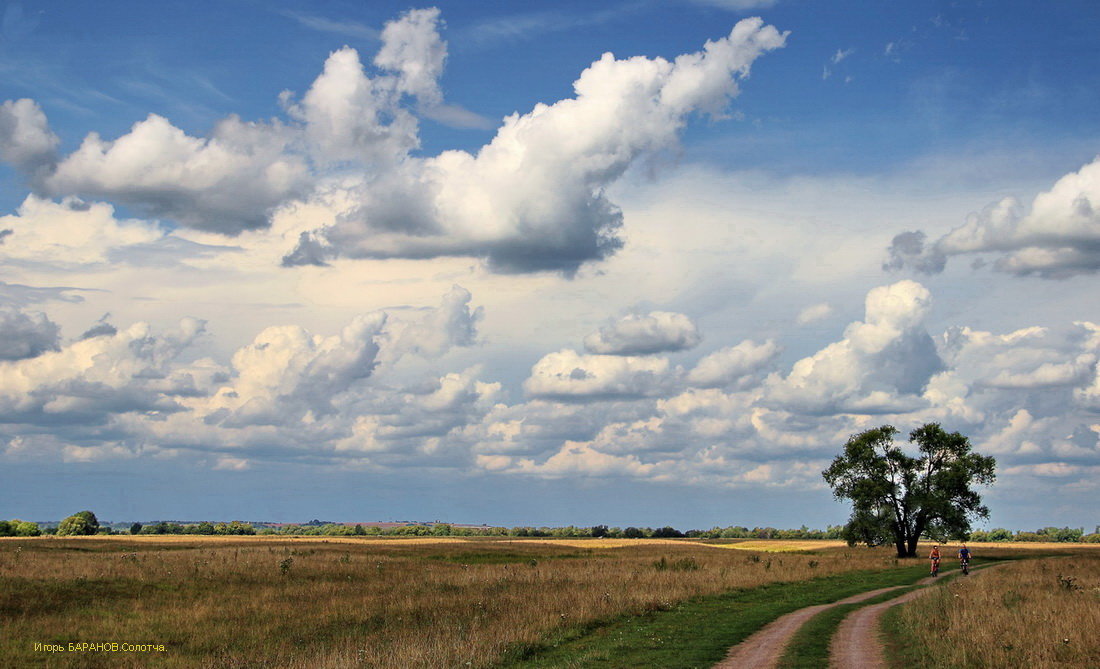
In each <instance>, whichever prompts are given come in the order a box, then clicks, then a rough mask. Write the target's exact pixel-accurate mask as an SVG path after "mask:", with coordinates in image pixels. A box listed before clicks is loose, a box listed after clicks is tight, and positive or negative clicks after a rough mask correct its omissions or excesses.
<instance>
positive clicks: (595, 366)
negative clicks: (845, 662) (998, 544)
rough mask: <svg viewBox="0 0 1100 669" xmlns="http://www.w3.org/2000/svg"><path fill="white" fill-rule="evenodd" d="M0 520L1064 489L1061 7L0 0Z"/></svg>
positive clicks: (1085, 155)
mask: <svg viewBox="0 0 1100 669" xmlns="http://www.w3.org/2000/svg"><path fill="white" fill-rule="evenodd" d="M0 7H2V15H0V100H3V102H2V103H0V162H2V166H0V481H2V485H0V517H5V518H8V517H19V518H25V519H31V520H53V519H58V518H61V517H64V516H66V515H69V514H71V513H73V512H75V511H77V510H80V509H85V508H86V509H92V510H93V511H95V512H96V513H97V515H98V516H99V517H100V518H102V519H106V520H116V521H123V520H152V519H185V520H202V519H217V520H229V519H244V520H270V521H284V522H292V521H299V522H300V521H305V520H308V519H312V518H322V519H326V520H334V521H348V522H351V521H374V520H440V521H446V522H454V523H488V524H501V525H509V526H512V525H568V524H573V525H582V526H583V525H594V524H608V525H618V526H627V525H646V526H652V527H658V526H664V525H672V526H674V527H678V528H680V529H682V530H684V529H690V528H707V527H712V526H715V525H719V526H727V525H747V526H750V527H751V526H766V525H770V526H776V527H797V526H800V525H803V524H805V525H809V526H811V527H824V526H826V525H831V524H840V523H843V522H844V521H845V520H846V518H847V513H848V509H847V507H846V506H845V505H844V504H843V503H839V502H837V501H835V500H833V498H832V495H831V492H830V491H829V489H828V488H827V487H826V486H825V484H824V482H823V480H822V478H821V471H822V470H823V469H824V468H825V467H826V466H828V464H829V462H830V461H831V459H832V458H833V457H835V456H836V455H837V454H838V453H839V452H840V450H841V449H842V447H843V444H844V443H845V441H846V440H847V439H848V437H849V436H851V435H853V434H855V433H858V432H860V431H862V430H865V429H868V428H871V427H877V426H879V425H884V424H889V425H893V426H895V427H897V428H898V429H899V430H900V432H901V437H900V438H901V439H902V440H904V439H905V438H906V435H907V434H908V432H909V431H911V430H913V429H914V428H916V427H918V426H920V425H922V424H924V423H928V422H936V423H939V424H941V425H942V426H943V427H944V428H945V429H947V430H949V431H959V432H961V433H963V434H965V435H967V436H968V437H969V438H970V440H971V442H972V443H973V444H974V447H975V449H976V450H977V451H979V452H981V453H983V454H986V455H992V456H994V457H995V458H996V459H997V481H996V483H995V485H993V486H992V487H990V488H987V489H983V490H982V494H983V496H984V498H985V500H986V502H987V503H988V504H989V506H990V508H991V515H990V518H989V519H988V520H987V521H981V522H979V523H978V524H977V525H976V526H977V527H999V526H1003V527H1010V528H1015V529H1033V528H1036V527H1041V526H1047V525H1058V526H1063V525H1070V526H1074V527H1085V528H1086V529H1089V530H1091V529H1092V528H1093V527H1094V526H1095V525H1097V524H1098V523H1100V509H1098V508H1097V504H1096V500H1097V499H1098V498H1100V495H1098V493H1100V363H1098V361H1100V300H1098V299H1097V288H1098V280H1100V279H1098V276H1097V273H1098V270H1100V160H1098V158H1097V154H1098V153H1100V115H1097V114H1096V111H1095V110H1096V109H1097V108H1100V68H1098V67H1097V64H1098V62H1100V43H1098V42H1097V41H1096V39H1095V35H1094V30H1093V29H1094V27H1095V26H1096V25H1097V22H1098V20H1100V6H1098V5H1096V4H1095V3H1093V2H1090V1H1088V0H1080V1H1072V0H1067V1H1064V2H1057V3H1040V2H1021V3H996V2H983V1H958V2H907V3H882V2H880V1H877V0H876V1H870V0H867V1H859V0H853V1H837V2H829V3H823V2H817V1H815V0H665V1H660V2H658V1H656V0H622V1H609V2H601V3H592V2H579V1H577V2H570V1H560V2H559V1H555V2H477V3H471V2H440V3H437V4H434V5H433V4H424V5H409V4H405V3H395V2H386V1H378V2H353V1H350V0H328V1H322V2H313V3H308V4H305V3H293V2H280V1H274V2H259V1H258V0H223V1H219V2H203V1H196V2H191V3H183V4H174V5H165V4H162V3H147V2H130V1H117V2H111V3H72V2H51V1H45V2H35V3H17V2H8V3H7V4H3V5H0Z"/></svg>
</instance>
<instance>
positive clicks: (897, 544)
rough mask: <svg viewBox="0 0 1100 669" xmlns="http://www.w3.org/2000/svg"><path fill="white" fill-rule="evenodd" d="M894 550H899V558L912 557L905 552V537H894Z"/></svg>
mask: <svg viewBox="0 0 1100 669" xmlns="http://www.w3.org/2000/svg"><path fill="white" fill-rule="evenodd" d="M894 548H897V549H898V557H899V558H903V557H912V556H911V555H909V554H908V553H907V552H906V550H905V537H903V536H902V535H900V534H896V535H894Z"/></svg>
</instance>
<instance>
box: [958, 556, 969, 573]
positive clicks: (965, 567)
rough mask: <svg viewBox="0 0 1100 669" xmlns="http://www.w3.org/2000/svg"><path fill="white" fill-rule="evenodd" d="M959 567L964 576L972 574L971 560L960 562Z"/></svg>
mask: <svg viewBox="0 0 1100 669" xmlns="http://www.w3.org/2000/svg"><path fill="white" fill-rule="evenodd" d="M959 567H960V568H961V569H962V573H963V576H966V575H967V574H969V573H970V560H959Z"/></svg>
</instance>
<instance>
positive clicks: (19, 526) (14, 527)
mask: <svg viewBox="0 0 1100 669" xmlns="http://www.w3.org/2000/svg"><path fill="white" fill-rule="evenodd" d="M40 534H42V531H41V530H40V529H39V528H38V523H32V522H30V521H26V520H18V519H16V520H0V537H37V536H38V535H40Z"/></svg>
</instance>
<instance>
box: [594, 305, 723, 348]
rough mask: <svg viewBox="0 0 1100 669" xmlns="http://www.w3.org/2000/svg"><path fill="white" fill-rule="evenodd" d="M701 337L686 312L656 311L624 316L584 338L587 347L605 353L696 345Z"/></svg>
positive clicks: (691, 346)
mask: <svg viewBox="0 0 1100 669" xmlns="http://www.w3.org/2000/svg"><path fill="white" fill-rule="evenodd" d="M701 340H702V337H701V336H700V335H699V329H698V328H697V327H696V326H695V323H693V322H692V321H691V319H690V318H688V317H687V316H685V315H684V314H677V313H672V312H668V311H653V312H650V313H648V314H645V315H641V314H630V315H628V316H623V317H622V318H620V319H619V320H617V321H615V322H614V323H612V324H611V325H609V326H607V327H602V328H600V329H599V330H597V331H596V332H593V333H592V334H590V335H588V336H587V337H585V338H584V348H585V349H586V350H587V351H588V352H589V353H598V354H603V355H650V354H653V353H666V352H672V351H683V350H686V349H689V348H694V347H696V346H698V344H699V342H700V341H701Z"/></svg>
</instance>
